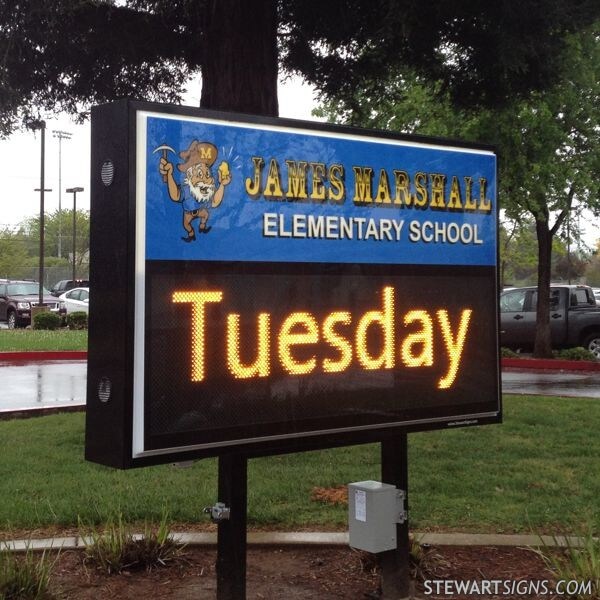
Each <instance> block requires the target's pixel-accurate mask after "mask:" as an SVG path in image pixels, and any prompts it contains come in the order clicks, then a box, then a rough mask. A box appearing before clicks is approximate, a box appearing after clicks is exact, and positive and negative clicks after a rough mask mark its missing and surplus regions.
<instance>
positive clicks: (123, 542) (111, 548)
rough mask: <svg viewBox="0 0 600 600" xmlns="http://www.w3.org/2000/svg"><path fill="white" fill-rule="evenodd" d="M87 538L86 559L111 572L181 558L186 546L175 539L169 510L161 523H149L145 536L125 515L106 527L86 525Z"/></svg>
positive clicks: (153, 566)
mask: <svg viewBox="0 0 600 600" xmlns="http://www.w3.org/2000/svg"><path fill="white" fill-rule="evenodd" d="M80 530H81V535H82V537H83V539H86V540H87V542H86V545H85V559H84V562H85V563H87V564H92V565H94V566H95V567H97V568H98V569H100V570H101V571H104V572H105V573H107V574H108V575H110V574H113V573H122V572H123V571H141V570H145V571H151V570H153V569H156V568H158V567H165V566H167V564H168V563H172V562H173V561H176V560H178V559H180V558H181V556H182V554H183V549H184V546H183V545H182V544H180V543H178V542H176V541H175V540H174V539H173V535H172V533H171V529H170V525H169V524H168V515H167V513H166V512H165V513H164V514H163V517H162V519H161V521H160V523H159V524H158V525H157V526H154V527H153V526H151V525H148V524H145V526H144V531H143V533H142V534H141V535H139V534H135V533H134V529H133V527H131V526H130V525H127V524H126V523H124V521H123V515H122V514H121V513H119V514H118V516H117V518H116V519H113V520H110V521H109V522H108V523H107V524H106V526H105V527H104V528H103V530H99V529H98V528H94V527H83V528H82V526H81V524H80Z"/></svg>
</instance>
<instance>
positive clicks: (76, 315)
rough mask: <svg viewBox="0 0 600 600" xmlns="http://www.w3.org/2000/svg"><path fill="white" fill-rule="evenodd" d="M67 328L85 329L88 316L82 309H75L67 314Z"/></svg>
mask: <svg viewBox="0 0 600 600" xmlns="http://www.w3.org/2000/svg"><path fill="white" fill-rule="evenodd" d="M67 325H68V327H69V329H87V326H88V316H87V313H85V312H83V311H82V310H77V311H75V312H72V313H70V314H68V315H67Z"/></svg>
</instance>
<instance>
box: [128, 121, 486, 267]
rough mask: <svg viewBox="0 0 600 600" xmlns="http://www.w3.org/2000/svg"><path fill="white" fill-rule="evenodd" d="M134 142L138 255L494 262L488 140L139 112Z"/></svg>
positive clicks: (200, 258) (153, 257)
mask: <svg viewBox="0 0 600 600" xmlns="http://www.w3.org/2000/svg"><path fill="white" fill-rule="evenodd" d="M137 152H138V179H137V181H138V185H139V184H140V183H142V185H143V188H142V193H141V194H138V211H139V210H140V208H141V209H142V210H144V211H145V226H144V228H143V234H144V237H145V251H146V260H176V261H178V260H186V261H187V260H198V261H207V260H210V261H254V262H304V263H306V262H315V263H379V264H413V265H482V266H493V265H495V264H496V244H497V241H496V240H497V237H496V236H497V231H496V223H497V218H496V217H497V200H496V198H497V183H496V157H495V155H494V153H493V152H491V151H486V150H478V149H469V148H460V147H454V146H445V145H441V144H440V145H437V144H435V143H423V142H421V141H414V142H413V141H406V140H394V139H389V138H378V137H375V136H373V137H371V136H359V135H349V134H346V133H340V134H338V133H335V134H334V133H331V132H328V131H311V130H308V129H306V130H305V129H293V128H287V127H276V126H265V125H251V124H247V123H234V122H228V121H217V120H211V119H204V118H202V119H201V118H191V117H181V116H170V115H160V114H153V113H146V112H140V113H138V146H137ZM140 202H142V203H143V206H142V207H140Z"/></svg>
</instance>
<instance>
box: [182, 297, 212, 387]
mask: <svg viewBox="0 0 600 600" xmlns="http://www.w3.org/2000/svg"><path fill="white" fill-rule="evenodd" d="M221 300H223V292H174V293H173V302H175V303H183V304H191V305H192V381H203V380H204V375H205V372H204V363H205V360H204V355H205V352H204V348H205V335H204V332H205V321H206V319H205V312H206V311H205V305H206V304H208V303H209V302H221Z"/></svg>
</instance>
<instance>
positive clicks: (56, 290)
mask: <svg viewBox="0 0 600 600" xmlns="http://www.w3.org/2000/svg"><path fill="white" fill-rule="evenodd" d="M76 287H90V282H89V281H88V280H87V279H61V280H60V281H58V282H57V283H55V284H54V285H53V286H52V289H51V290H50V293H51V294H52V295H53V296H56V297H57V298H58V296H60V295H61V294H64V293H65V292H68V291H69V290H72V289H73V288H76Z"/></svg>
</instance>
